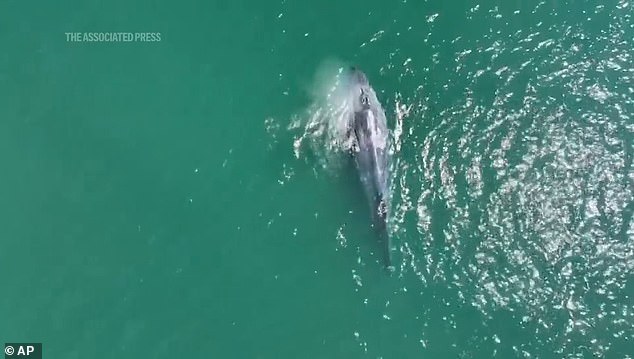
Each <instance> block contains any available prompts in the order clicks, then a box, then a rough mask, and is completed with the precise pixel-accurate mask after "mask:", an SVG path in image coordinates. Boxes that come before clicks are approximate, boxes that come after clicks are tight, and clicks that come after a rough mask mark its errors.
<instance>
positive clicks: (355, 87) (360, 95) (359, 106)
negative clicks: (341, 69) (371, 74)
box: [349, 67, 380, 112]
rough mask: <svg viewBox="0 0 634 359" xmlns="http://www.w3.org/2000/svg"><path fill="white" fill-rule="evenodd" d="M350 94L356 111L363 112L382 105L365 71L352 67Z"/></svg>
mask: <svg viewBox="0 0 634 359" xmlns="http://www.w3.org/2000/svg"><path fill="white" fill-rule="evenodd" d="M349 81H350V94H351V96H352V107H353V109H354V112H362V111H367V110H370V109H371V108H377V107H380V105H379V104H378V99H377V98H376V94H375V93H374V90H373V89H372V87H371V86H370V83H369V82H368V78H367V77H366V76H365V74H364V73H363V71H361V70H358V69H356V68H354V67H352V68H350V80H349Z"/></svg>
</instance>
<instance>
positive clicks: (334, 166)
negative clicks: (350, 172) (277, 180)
mask: <svg viewBox="0 0 634 359" xmlns="http://www.w3.org/2000/svg"><path fill="white" fill-rule="evenodd" d="M348 77H349V74H347V73H346V71H344V67H343V66H341V65H340V64H337V63H328V64H326V65H323V66H322V68H321V69H320V70H319V71H318V72H317V76H316V78H315V84H314V85H313V87H312V88H311V100H312V102H311V104H310V105H309V106H308V108H307V109H306V110H305V111H304V112H303V113H302V114H300V115H297V116H295V117H294V118H293V120H292V121H291V124H290V126H289V130H292V131H299V132H301V134H299V135H297V136H296V137H295V141H294V144H293V148H294V152H295V157H296V158H298V159H299V158H301V157H304V156H305V155H306V153H307V152H310V153H311V154H313V155H315V156H316V157H317V161H318V163H319V165H320V166H321V167H322V168H323V169H325V170H327V171H331V172H333V171H337V170H339V169H341V166H342V165H343V163H344V160H345V158H346V157H345V156H347V155H348V154H349V153H350V149H351V148H352V146H353V140H352V138H351V137H350V136H349V135H348V125H349V119H350V117H351V116H352V115H353V106H352V102H351V99H350V96H348V80H349V78H348Z"/></svg>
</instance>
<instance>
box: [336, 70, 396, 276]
mask: <svg viewBox="0 0 634 359" xmlns="http://www.w3.org/2000/svg"><path fill="white" fill-rule="evenodd" d="M348 95H349V103H350V107H351V110H350V111H349V113H350V114H349V118H348V122H347V130H346V134H347V136H348V140H349V143H350V144H351V145H350V153H351V156H352V157H353V159H354V163H355V166H356V169H357V172H358V174H359V179H360V183H361V186H362V187H363V190H364V192H365V195H366V197H367V199H368V201H369V204H370V209H371V217H372V218H371V219H372V226H373V227H374V228H375V229H376V231H377V234H378V238H379V241H380V242H382V248H383V251H384V263H385V265H386V267H390V266H391V265H392V257H391V241H390V236H389V233H388V230H387V229H388V228H387V215H388V201H389V192H388V190H389V185H388V179H389V173H388V168H389V167H388V160H389V158H388V140H389V136H388V134H389V132H388V128H387V120H386V117H385V112H384V110H383V107H382V106H381V103H380V102H379V100H378V98H377V95H376V93H375V91H374V89H373V88H372V86H370V83H369V81H368V78H367V76H366V75H365V73H363V72H362V71H361V70H359V69H357V68H355V67H351V68H350V70H349V89H348Z"/></svg>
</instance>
